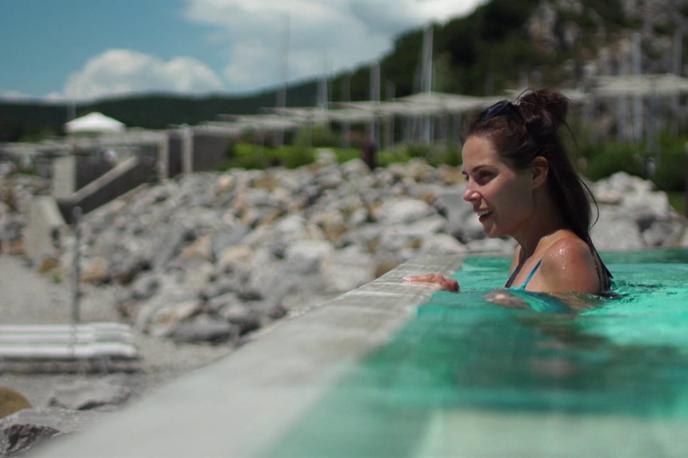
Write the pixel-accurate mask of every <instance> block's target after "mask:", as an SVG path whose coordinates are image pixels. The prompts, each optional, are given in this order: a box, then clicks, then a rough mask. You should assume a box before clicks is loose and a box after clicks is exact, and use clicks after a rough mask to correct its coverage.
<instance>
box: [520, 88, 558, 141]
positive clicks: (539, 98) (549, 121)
mask: <svg viewBox="0 0 688 458" xmlns="http://www.w3.org/2000/svg"><path fill="white" fill-rule="evenodd" d="M518 107H519V111H520V112H521V116H523V120H524V121H525V125H526V128H527V129H528V132H530V134H531V135H533V136H535V137H543V136H547V135H553V134H555V133H556V132H557V130H558V129H559V127H560V126H561V125H562V124H564V122H565V120H566V113H567V112H568V108H569V101H568V99H567V98H566V97H565V96H563V95H562V94H560V93H559V92H552V91H549V90H547V89H539V90H537V91H529V92H527V93H525V94H523V95H522V96H521V97H519V98H518Z"/></svg>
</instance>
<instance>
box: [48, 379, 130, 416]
mask: <svg viewBox="0 0 688 458" xmlns="http://www.w3.org/2000/svg"><path fill="white" fill-rule="evenodd" d="M130 395H131V389H130V388H129V387H128V386H126V380H124V379H122V378H121V377H117V376H115V377H113V376H111V377H108V378H105V379H99V380H96V381H88V380H77V381H74V382H73V383H71V384H69V385H62V386H58V387H57V388H56V389H55V390H54V391H53V393H52V394H51V396H50V400H49V401H48V404H49V405H50V406H51V407H62V408H65V409H71V410H89V409H94V408H98V407H103V406H118V405H120V404H122V403H124V402H125V401H126V400H127V399H129V396H130Z"/></svg>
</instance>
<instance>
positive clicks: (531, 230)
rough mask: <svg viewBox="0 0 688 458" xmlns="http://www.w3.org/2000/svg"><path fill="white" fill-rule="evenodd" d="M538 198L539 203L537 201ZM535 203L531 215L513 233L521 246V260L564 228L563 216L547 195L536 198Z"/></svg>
mask: <svg viewBox="0 0 688 458" xmlns="http://www.w3.org/2000/svg"><path fill="white" fill-rule="evenodd" d="M538 200H540V202H541V203H538ZM535 203H536V205H534V206H533V214H532V216H531V217H530V218H528V219H527V221H526V222H525V224H523V227H522V229H521V230H520V231H519V232H518V233H517V234H514V238H515V239H516V241H517V242H518V244H519V245H520V246H521V261H523V260H525V259H528V258H529V257H530V256H532V255H533V253H535V251H536V250H537V248H538V246H539V245H540V244H541V243H543V242H547V241H548V240H549V239H550V238H551V237H552V236H553V235H554V234H555V233H556V232H557V231H559V230H562V229H566V225H565V223H564V220H563V218H562V217H561V216H560V214H559V211H558V209H557V208H555V206H554V205H553V204H552V201H551V199H549V198H548V196H543V198H542V199H536V202H535Z"/></svg>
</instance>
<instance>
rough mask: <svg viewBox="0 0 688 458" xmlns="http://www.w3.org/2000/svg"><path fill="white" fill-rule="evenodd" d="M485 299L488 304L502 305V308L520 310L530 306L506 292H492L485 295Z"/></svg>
mask: <svg viewBox="0 0 688 458" xmlns="http://www.w3.org/2000/svg"><path fill="white" fill-rule="evenodd" d="M485 299H486V300H487V301H488V302H492V303H493V304H497V305H501V306H502V307H508V308H518V309H525V308H528V304H526V303H525V302H524V301H523V300H522V299H519V298H518V297H516V296H513V295H511V294H509V293H508V292H506V291H492V292H490V293H487V294H486V295H485Z"/></svg>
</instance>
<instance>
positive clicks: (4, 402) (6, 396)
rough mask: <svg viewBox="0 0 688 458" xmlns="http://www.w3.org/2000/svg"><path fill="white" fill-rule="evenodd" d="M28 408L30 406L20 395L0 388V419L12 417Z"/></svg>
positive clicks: (8, 389)
mask: <svg viewBox="0 0 688 458" xmlns="http://www.w3.org/2000/svg"><path fill="white" fill-rule="evenodd" d="M30 408H31V404H30V403H29V401H28V400H27V399H26V398H25V397H24V396H23V395H22V394H21V393H19V392H18V391H15V390H12V389H10V388H6V387H4V386H0V418H4V417H7V416H9V415H12V414H13V413H15V412H17V411H19V410H23V409H30Z"/></svg>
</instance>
